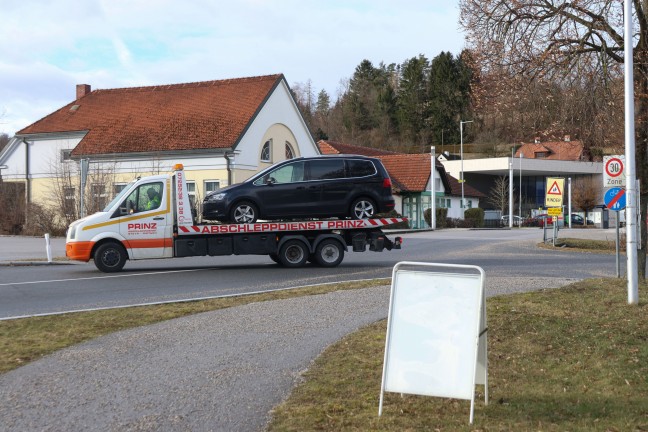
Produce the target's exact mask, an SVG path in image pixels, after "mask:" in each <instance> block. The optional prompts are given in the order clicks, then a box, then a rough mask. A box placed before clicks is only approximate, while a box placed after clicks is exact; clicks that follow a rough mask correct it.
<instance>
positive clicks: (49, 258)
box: [45, 234, 52, 264]
mask: <svg viewBox="0 0 648 432" xmlns="http://www.w3.org/2000/svg"><path fill="white" fill-rule="evenodd" d="M45 250H46V252H47V262H48V263H50V264H51V263H52V245H51V244H50V236H49V234H45Z"/></svg>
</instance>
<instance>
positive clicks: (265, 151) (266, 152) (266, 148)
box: [261, 140, 272, 162]
mask: <svg viewBox="0 0 648 432" xmlns="http://www.w3.org/2000/svg"><path fill="white" fill-rule="evenodd" d="M271 147H272V140H268V141H266V142H265V144H263V148H262V149H261V162H270V148H271Z"/></svg>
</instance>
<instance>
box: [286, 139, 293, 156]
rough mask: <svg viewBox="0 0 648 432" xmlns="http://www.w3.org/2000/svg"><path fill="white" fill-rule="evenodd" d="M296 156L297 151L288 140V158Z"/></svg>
mask: <svg viewBox="0 0 648 432" xmlns="http://www.w3.org/2000/svg"><path fill="white" fill-rule="evenodd" d="M294 157H295V152H294V151H293V148H292V146H291V145H290V143H289V142H288V141H286V159H292V158H294Z"/></svg>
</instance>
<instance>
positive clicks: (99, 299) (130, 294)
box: [0, 229, 625, 318]
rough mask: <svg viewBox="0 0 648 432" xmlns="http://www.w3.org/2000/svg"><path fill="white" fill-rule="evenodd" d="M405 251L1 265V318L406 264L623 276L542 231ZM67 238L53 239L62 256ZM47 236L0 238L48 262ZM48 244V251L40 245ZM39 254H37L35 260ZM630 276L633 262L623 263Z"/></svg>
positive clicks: (416, 237)
mask: <svg viewBox="0 0 648 432" xmlns="http://www.w3.org/2000/svg"><path fill="white" fill-rule="evenodd" d="M401 236H402V237H403V238H404V245H403V249H401V250H394V251H385V252H382V253H375V252H365V253H353V252H348V253H347V255H346V257H345V259H344V262H343V263H342V264H341V265H340V266H339V267H337V268H334V269H325V268H319V267H315V266H311V265H308V266H306V267H303V268H300V269H285V268H283V267H280V266H278V265H276V264H274V263H273V262H272V261H271V260H270V259H269V258H268V257H265V256H230V257H194V258H182V259H171V260H169V259H167V260H149V261H134V262H128V263H127V265H126V267H125V269H124V271H123V272H121V273H118V274H110V275H107V274H104V273H101V272H99V271H98V270H97V269H96V268H95V267H94V265H93V264H92V263H88V264H70V265H47V266H38V265H37V266H16V267H14V266H2V267H0V318H8V317H15V316H23V315H31V314H43V313H53V312H63V311H71V310H79V309H88V308H100V307H115V306H121V305H130V304H141V303H151V302H163V301H174V300H180V299H192V298H202V297H210V296H224V295H235V294H241V293H250V292H256V291H265V290H272V289H279V288H290V287H295V286H303V285H311V284H320V283H327V282H339V281H346V280H356V279H367V278H378V277H389V276H391V271H392V268H393V266H394V265H395V264H396V263H397V262H399V261H421V262H436V263H454V264H472V265H478V266H480V267H482V268H483V269H484V270H485V272H486V276H487V280H488V278H489V277H498V278H500V277H521V278H533V279H538V278H540V279H544V280H546V285H547V286H551V280H552V278H556V279H565V278H568V279H583V278H587V277H603V276H614V275H615V258H614V255H600V254H583V253H573V252H565V251H551V250H544V249H538V248H537V247H536V246H535V245H536V243H537V242H539V241H541V240H542V230H540V229H516V230H479V231H471V230H455V229H453V230H439V231H435V232H422V233H409V234H402V235H401ZM560 236H561V237H576V236H580V237H591V238H599V239H607V240H610V241H612V242H613V241H614V231H613V230H591V229H590V230H578V229H574V230H567V229H565V230H562V231H561V232H560ZM62 240H63V239H54V243H53V245H54V255H55V256H57V255H61V251H62V250H63V249H62V247H63V246H64V245H63V243H62ZM43 243H44V242H43V240H42V239H29V238H19V237H0V261H8V260H12V259H28V258H42V256H43V255H44V252H43V248H42V244H43ZM39 244H41V246H39ZM30 253H31V254H32V255H34V254H39V255H38V256H32V257H30V256H29V254H30ZM621 263H622V274H623V272H624V267H625V261H624V259H622V261H621Z"/></svg>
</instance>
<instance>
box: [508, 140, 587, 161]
mask: <svg viewBox="0 0 648 432" xmlns="http://www.w3.org/2000/svg"><path fill="white" fill-rule="evenodd" d="M520 153H522V154H523V155H524V156H522V157H524V158H528V159H549V160H568V161H579V160H582V159H583V157H584V155H583V143H582V142H581V141H549V142H543V143H526V144H522V145H521V146H520V147H519V148H518V149H517V151H516V152H515V157H516V158H517V157H520ZM539 153H544V154H545V156H544V157H542V156H540V155H539Z"/></svg>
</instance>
